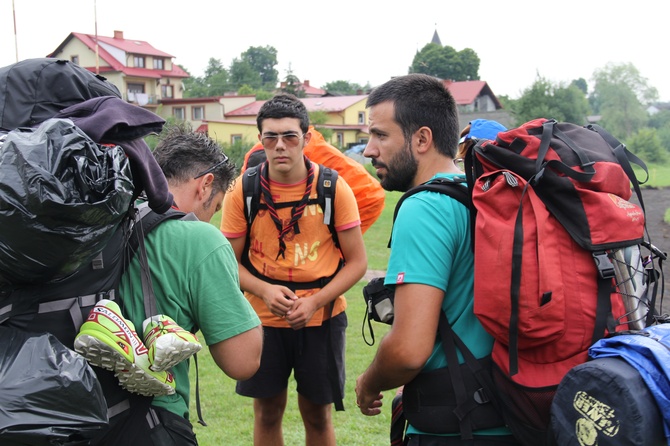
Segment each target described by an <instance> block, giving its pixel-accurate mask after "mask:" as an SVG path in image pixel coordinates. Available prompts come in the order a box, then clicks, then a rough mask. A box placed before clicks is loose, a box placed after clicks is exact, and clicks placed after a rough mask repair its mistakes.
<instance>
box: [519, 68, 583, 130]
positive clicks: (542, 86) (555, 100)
mask: <svg viewBox="0 0 670 446" xmlns="http://www.w3.org/2000/svg"><path fill="white" fill-rule="evenodd" d="M511 107H512V111H513V112H514V113H515V114H516V120H517V125H520V124H523V123H524V122H527V121H531V120H533V119H537V118H547V119H550V118H553V119H556V120H557V121H566V122H572V123H574V124H579V125H583V124H585V121H586V116H587V115H588V114H589V104H588V101H587V100H586V97H585V96H584V94H583V92H582V91H581V90H580V89H579V88H577V87H576V86H575V85H570V86H567V87H565V86H563V85H561V84H553V83H552V82H550V81H549V80H547V79H545V78H543V77H541V76H540V75H539V74H538V76H537V78H536V80H535V82H534V83H533V84H532V85H531V86H530V87H529V88H527V89H526V90H524V91H523V94H522V95H521V97H520V98H519V99H517V100H515V101H512V102H511Z"/></svg>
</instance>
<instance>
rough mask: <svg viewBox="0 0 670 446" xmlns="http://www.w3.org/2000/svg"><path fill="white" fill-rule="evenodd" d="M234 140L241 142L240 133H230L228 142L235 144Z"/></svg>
mask: <svg viewBox="0 0 670 446" xmlns="http://www.w3.org/2000/svg"><path fill="white" fill-rule="evenodd" d="M236 142H242V135H230V144H235V143H236Z"/></svg>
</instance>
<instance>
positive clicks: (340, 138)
mask: <svg viewBox="0 0 670 446" xmlns="http://www.w3.org/2000/svg"><path fill="white" fill-rule="evenodd" d="M337 146H338V147H344V133H342V132H338V133H337Z"/></svg>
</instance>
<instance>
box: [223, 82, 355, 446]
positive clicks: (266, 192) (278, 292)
mask: <svg viewBox="0 0 670 446" xmlns="http://www.w3.org/2000/svg"><path fill="white" fill-rule="evenodd" d="M256 122H257V125H258V130H259V132H260V133H259V140H260V141H261V143H262V145H263V147H264V150H265V154H266V157H267V161H265V162H264V163H263V164H261V165H260V166H259V170H258V175H260V189H261V192H262V193H261V195H262V196H261V199H260V204H261V206H263V208H260V211H259V212H258V215H257V216H256V218H255V219H254V220H253V222H252V224H251V226H250V228H247V219H246V215H245V209H244V196H243V191H242V184H243V182H242V181H241V180H238V181H237V182H236V185H235V188H234V189H233V190H232V191H231V192H229V193H227V194H226V197H225V199H224V203H223V212H222V219H221V230H222V232H223V234H224V235H225V236H226V237H227V238H228V240H229V241H230V243H231V245H232V246H233V249H234V251H235V254H236V256H237V259H238V262H239V264H240V286H241V288H242V289H243V290H244V291H245V294H246V296H247V298H248V299H249V302H251V304H252V306H253V307H254V309H255V310H256V312H257V313H258V315H259V317H260V318H261V322H262V324H263V327H264V333H265V334H264V343H263V354H262V357H261V366H260V369H259V371H258V372H257V373H256V375H254V376H253V377H252V378H251V379H249V380H246V381H238V384H237V393H239V394H240V395H244V396H249V397H253V398H254V444H255V445H263V446H267V445H283V444H284V443H283V435H282V419H283V415H284V410H285V408H286V401H287V387H288V379H289V376H290V375H291V373H292V372H293V374H294V376H295V379H296V381H297V389H298V407H299V409H300V413H301V416H302V419H303V423H304V425H305V435H306V440H305V444H307V445H314V446H317V445H318V446H328V445H335V430H334V428H333V424H332V417H331V409H330V404H331V403H333V402H335V403H336V404H337V403H338V402H339V401H340V400H341V398H342V393H343V390H344V340H345V329H346V326H347V318H346V314H345V312H344V310H345V308H346V301H345V299H344V296H343V295H342V294H343V293H344V292H346V291H347V290H348V289H350V288H351V287H352V286H353V285H354V284H355V283H356V282H357V281H358V280H360V279H361V277H363V274H364V273H365V270H366V268H367V257H366V254H365V246H364V244H363V236H362V234H361V229H360V224H361V221H360V216H359V213H358V207H357V205H356V200H355V198H354V194H353V192H352V190H351V188H350V187H349V186H348V184H347V183H346V181H344V179H342V178H339V179H338V180H337V181H336V183H335V187H336V193H335V200H334V205H333V207H334V212H333V214H334V216H335V222H334V225H335V230H336V231H337V236H338V240H339V249H338V247H337V245H336V244H335V242H334V240H333V237H332V235H331V233H330V230H329V228H328V226H327V225H326V224H324V223H323V210H322V209H321V207H320V205H319V204H317V203H315V202H314V199H315V197H316V194H317V187H316V179H317V178H318V174H319V169H320V168H321V166H319V165H318V164H316V163H313V162H311V161H310V160H309V159H308V158H307V157H306V156H305V155H304V147H305V145H306V144H309V141H310V139H311V137H312V135H311V133H310V131H309V117H308V114H307V110H306V109H305V106H304V104H303V103H302V102H301V101H300V100H299V99H298V98H296V97H295V96H293V95H288V94H279V95H277V96H275V97H274V98H272V99H271V100H269V101H267V102H266V103H265V104H264V105H263V106H262V107H261V109H260V111H259V113H258V116H257V118H256ZM247 231H249V234H248V235H249V239H250V240H249V241H250V243H249V248H246V249H245V246H246V236H247ZM246 250H248V251H246ZM245 251H246V252H245ZM342 257H344V259H346V261H345V262H342ZM243 259H245V260H244V261H243ZM315 282H317V283H318V282H321V283H319V285H317V284H316V283H315ZM324 379H325V380H326V381H329V382H324Z"/></svg>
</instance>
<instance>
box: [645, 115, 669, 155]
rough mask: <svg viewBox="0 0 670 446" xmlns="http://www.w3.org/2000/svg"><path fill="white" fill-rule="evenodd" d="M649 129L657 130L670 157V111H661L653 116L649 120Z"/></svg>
mask: <svg viewBox="0 0 670 446" xmlns="http://www.w3.org/2000/svg"><path fill="white" fill-rule="evenodd" d="M649 127H651V128H653V129H656V132H657V133H658V137H659V138H660V140H661V145H662V146H663V148H665V150H666V151H667V152H668V155H670V110H661V111H660V112H658V113H656V114H655V115H652V116H651V117H650V118H649ZM669 157H670V156H669Z"/></svg>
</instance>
